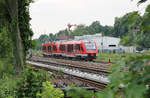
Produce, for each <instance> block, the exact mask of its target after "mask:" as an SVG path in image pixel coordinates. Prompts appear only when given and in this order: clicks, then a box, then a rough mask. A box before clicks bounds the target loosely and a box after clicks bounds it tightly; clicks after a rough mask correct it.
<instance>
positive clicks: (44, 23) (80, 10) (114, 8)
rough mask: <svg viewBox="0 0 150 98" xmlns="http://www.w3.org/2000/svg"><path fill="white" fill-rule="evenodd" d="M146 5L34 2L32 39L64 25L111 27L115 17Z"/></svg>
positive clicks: (124, 0) (96, 0)
mask: <svg viewBox="0 0 150 98" xmlns="http://www.w3.org/2000/svg"><path fill="white" fill-rule="evenodd" d="M148 3H149V4H150V2H147V3H144V4H142V5H140V6H139V7H137V0H134V1H133V2H131V0H35V2H34V3H33V4H31V5H30V15H31V18H32V20H31V22H30V23H31V27H32V30H33V32H34V36H33V38H38V37H39V36H40V35H41V34H49V33H56V32H58V31H59V30H61V29H65V28H66V27H67V24H68V23H71V24H77V25H78V24H86V25H90V24H91V23H92V22H93V21H96V20H98V21H100V23H101V24H102V25H113V24H114V19H115V17H120V16H123V15H125V14H126V13H128V12H131V11H137V10H138V11H140V12H144V9H145V6H146V5H147V4H148Z"/></svg>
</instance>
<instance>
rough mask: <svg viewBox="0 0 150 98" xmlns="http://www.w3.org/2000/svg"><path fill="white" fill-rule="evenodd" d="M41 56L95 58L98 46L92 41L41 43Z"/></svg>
mask: <svg viewBox="0 0 150 98" xmlns="http://www.w3.org/2000/svg"><path fill="white" fill-rule="evenodd" d="M42 47H43V49H42V52H43V56H62V57H71V58H85V59H88V60H92V59H95V58H96V56H97V54H98V48H97V45H96V43H95V42H93V41H82V40H80V41H62V42H52V43H45V44H43V45H42Z"/></svg>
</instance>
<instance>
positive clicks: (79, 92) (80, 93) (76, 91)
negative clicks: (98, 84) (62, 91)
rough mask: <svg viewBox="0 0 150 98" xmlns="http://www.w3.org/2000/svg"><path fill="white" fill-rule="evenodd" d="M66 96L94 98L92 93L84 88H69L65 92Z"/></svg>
mask: <svg viewBox="0 0 150 98" xmlns="http://www.w3.org/2000/svg"><path fill="white" fill-rule="evenodd" d="M67 96H68V97H71V98H92V97H93V96H94V93H93V92H89V91H87V90H86V89H84V88H78V87H77V88H69V89H68V91H67Z"/></svg>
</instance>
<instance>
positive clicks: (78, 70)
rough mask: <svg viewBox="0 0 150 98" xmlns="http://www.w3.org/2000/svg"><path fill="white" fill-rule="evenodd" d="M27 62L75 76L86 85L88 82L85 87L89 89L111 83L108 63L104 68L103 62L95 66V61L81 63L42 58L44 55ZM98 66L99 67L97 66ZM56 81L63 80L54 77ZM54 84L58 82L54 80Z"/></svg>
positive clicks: (100, 87)
mask: <svg viewBox="0 0 150 98" xmlns="http://www.w3.org/2000/svg"><path fill="white" fill-rule="evenodd" d="M31 60H32V61H31ZM27 63H28V64H30V65H32V66H36V67H40V68H44V69H46V70H48V71H61V72H63V73H64V74H65V75H69V76H71V77H74V80H75V81H77V80H78V81H80V82H81V83H79V84H80V85H84V86H85V83H87V84H88V86H87V87H86V86H85V87H84V88H87V89H96V90H100V89H104V88H105V87H106V85H107V83H109V80H108V78H107V74H108V73H109V71H108V70H107V69H106V68H108V67H109V65H106V66H107V67H103V68H102V66H104V65H102V63H96V67H91V66H94V64H95V62H94V64H93V62H92V64H93V65H91V66H90V64H91V63H90V64H89V62H85V61H84V62H80V63H79V61H70V60H69V61H68V60H63V61H62V60H61V61H60V60H59V59H53V58H42V57H32V58H31V59H30V61H27ZM83 63H84V64H88V65H86V66H85V65H83ZM75 64H76V65H75ZM98 64H99V65H98ZM89 66H90V67H89ZM97 66H99V67H98V68H97ZM83 67H84V68H83ZM64 80H65V79H64V78H63V81H64ZM54 81H62V80H59V79H58V80H57V79H54ZM65 81H68V80H65ZM71 81H72V80H71ZM54 84H56V82H54ZM62 84H64V85H66V83H65V82H63V83H62ZM62 84H61V85H62ZM93 87H94V88H93ZM60 88H61V87H60ZM63 88H64V87H63Z"/></svg>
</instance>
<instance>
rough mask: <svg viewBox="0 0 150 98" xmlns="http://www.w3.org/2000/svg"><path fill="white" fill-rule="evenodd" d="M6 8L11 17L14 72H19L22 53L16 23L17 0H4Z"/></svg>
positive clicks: (21, 67)
mask: <svg viewBox="0 0 150 98" xmlns="http://www.w3.org/2000/svg"><path fill="white" fill-rule="evenodd" d="M5 2H6V6H7V8H8V12H9V15H10V17H11V24H10V26H11V27H10V28H11V34H12V41H13V54H14V57H15V64H14V68H15V72H16V74H18V73H20V72H21V70H22V69H23V63H24V62H23V55H22V52H23V50H22V42H21V36H20V30H19V23H18V0H5Z"/></svg>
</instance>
